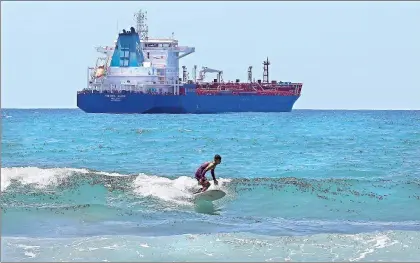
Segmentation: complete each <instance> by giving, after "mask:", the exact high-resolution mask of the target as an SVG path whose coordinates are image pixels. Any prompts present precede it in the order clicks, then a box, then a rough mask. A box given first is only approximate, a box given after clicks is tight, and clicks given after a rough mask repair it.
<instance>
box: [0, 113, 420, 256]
mask: <svg viewBox="0 0 420 263" xmlns="http://www.w3.org/2000/svg"><path fill="white" fill-rule="evenodd" d="M1 116H2V142H1V167H2V168H1V193H2V196H1V208H2V214H1V216H2V222H1V223H2V224H1V231H2V240H1V260H2V261H137V262H138V261H207V262H208V261H225V262H226V261H268V262H270V261H416V260H417V261H418V260H419V259H420V168H419V164H420V111H311V110H294V111H293V112H291V113H264V114H263V113H240V114H239V113H238V114H236V113H235V114H218V115H192V114H187V115H164V114H158V115H107V114H86V113H84V112H82V111H80V110H73V109H72V110H42V109H36V110H11V109H10V110H7V109H6V110H5V109H2V111H1ZM215 154H220V155H221V156H222V164H221V165H219V166H218V167H217V168H216V176H217V177H218V178H219V186H214V185H212V186H211V188H221V189H222V190H224V191H225V192H226V193H227V195H226V197H224V198H222V199H220V200H218V201H215V202H213V203H212V204H211V203H210V204H204V203H195V202H194V201H193V199H192V192H193V191H195V190H197V189H198V185H197V182H196V181H195V179H194V178H193V176H194V173H195V170H196V169H197V167H198V166H199V165H200V164H201V163H203V162H205V161H211V160H212V158H213V156H214V155H215ZM208 178H211V176H210V175H209V176H208Z"/></svg>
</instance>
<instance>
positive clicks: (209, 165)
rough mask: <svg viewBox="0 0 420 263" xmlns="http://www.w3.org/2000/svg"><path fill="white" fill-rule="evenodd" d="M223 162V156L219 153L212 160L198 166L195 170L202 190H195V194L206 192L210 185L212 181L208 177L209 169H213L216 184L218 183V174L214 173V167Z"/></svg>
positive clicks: (212, 174)
mask: <svg viewBox="0 0 420 263" xmlns="http://www.w3.org/2000/svg"><path fill="white" fill-rule="evenodd" d="M221 162H222V157H221V156H220V155H218V154H216V155H215V156H214V160H213V161H212V162H205V163H203V164H202V165H200V167H198V169H197V171H196V172H195V179H197V181H198V183H199V184H200V185H201V186H202V188H201V189H200V190H198V191H197V192H195V194H197V193H200V192H204V191H206V190H207V189H209V187H210V182H209V181H208V180H207V178H206V173H207V171H209V170H210V171H211V176H212V177H213V181H214V184H215V185H217V184H218V182H217V180H216V176H215V174H214V169H216V166H217V165H218V164H220V163H221Z"/></svg>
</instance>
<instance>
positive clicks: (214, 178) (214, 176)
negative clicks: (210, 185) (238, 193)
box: [211, 168, 217, 181]
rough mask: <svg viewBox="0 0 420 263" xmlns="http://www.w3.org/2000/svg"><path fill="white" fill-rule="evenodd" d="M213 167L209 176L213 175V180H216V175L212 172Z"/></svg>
mask: <svg viewBox="0 0 420 263" xmlns="http://www.w3.org/2000/svg"><path fill="white" fill-rule="evenodd" d="M214 169H215V168H213V169H211V176H212V177H213V181H217V180H216V175H215V174H214Z"/></svg>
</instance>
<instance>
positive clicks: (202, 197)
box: [194, 190, 226, 202]
mask: <svg viewBox="0 0 420 263" xmlns="http://www.w3.org/2000/svg"><path fill="white" fill-rule="evenodd" d="M225 195H226V193H225V192H223V191H222V190H207V191H205V192H202V193H198V194H194V199H195V200H197V201H210V202H212V201H216V200H218V199H220V198H222V197H224V196H225Z"/></svg>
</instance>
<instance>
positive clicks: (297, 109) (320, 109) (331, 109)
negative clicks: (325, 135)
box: [1, 107, 420, 114]
mask: <svg viewBox="0 0 420 263" xmlns="http://www.w3.org/2000/svg"><path fill="white" fill-rule="evenodd" d="M1 110H80V111H82V110H81V109H79V108H77V107H76V108H3V107H1ZM299 110H305V111H317V110H318V111H337V110H339V111H420V108H419V109H364V108H360V109H343V108H341V109H340V108H336V109H333V108H327V109H322V108H319V109H317V108H313V109H311V108H296V109H292V112H293V111H299ZM238 113H239V112H238ZM242 113H246V112H242ZM248 113H257V112H248ZM267 113H270V112H267ZM121 114H124V113H121ZM139 114H141V113H139Z"/></svg>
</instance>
